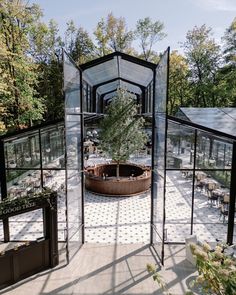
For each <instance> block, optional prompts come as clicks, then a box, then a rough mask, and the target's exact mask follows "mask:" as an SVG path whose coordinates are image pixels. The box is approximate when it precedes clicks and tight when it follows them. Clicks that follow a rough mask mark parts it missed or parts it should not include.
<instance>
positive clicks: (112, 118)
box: [100, 89, 147, 178]
mask: <svg viewBox="0 0 236 295" xmlns="http://www.w3.org/2000/svg"><path fill="white" fill-rule="evenodd" d="M143 125H144V119H143V118H142V117H137V104H136V101H135V100H134V97H133V95H132V94H130V93H129V92H128V91H127V90H125V89H118V90H117V96H115V97H114V98H113V99H112V102H111V103H110V105H109V106H108V108H107V115H106V116H105V117H104V119H103V121H102V123H101V126H100V127H101V132H100V138H101V148H102V150H103V151H104V152H105V153H107V154H108V155H109V156H110V157H111V158H112V160H113V161H114V162H116V164H117V169H116V176H117V178H119V164H120V163H121V162H124V161H127V160H128V159H129V156H130V155H131V154H133V153H135V152H137V151H139V150H140V149H142V148H143V146H144V144H145V143H146V141H147V136H146V134H145V132H144V131H143V130H142V128H143Z"/></svg>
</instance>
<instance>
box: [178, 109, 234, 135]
mask: <svg viewBox="0 0 236 295" xmlns="http://www.w3.org/2000/svg"><path fill="white" fill-rule="evenodd" d="M181 112H182V116H183V115H184V116H185V118H188V120H190V121H192V122H193V123H196V124H199V125H202V126H205V127H208V128H211V129H213V130H216V131H221V132H224V133H226V134H230V135H234V136H235V135H236V134H235V117H236V115H235V113H236V112H235V108H181Z"/></svg>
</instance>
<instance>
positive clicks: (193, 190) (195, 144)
mask: <svg viewBox="0 0 236 295" xmlns="http://www.w3.org/2000/svg"><path fill="white" fill-rule="evenodd" d="M193 150H194V154H193V182H192V208H191V230H190V233H191V235H192V234H193V211H194V195H195V169H196V154H197V153H196V151H197V130H196V129H195V130H194V148H193Z"/></svg>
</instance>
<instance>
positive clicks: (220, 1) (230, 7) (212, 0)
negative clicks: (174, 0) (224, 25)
mask: <svg viewBox="0 0 236 295" xmlns="http://www.w3.org/2000/svg"><path fill="white" fill-rule="evenodd" d="M194 3H195V4H196V5H198V6H200V7H202V8H203V9H207V10H219V11H229V12H234V11H236V1H235V0H194Z"/></svg>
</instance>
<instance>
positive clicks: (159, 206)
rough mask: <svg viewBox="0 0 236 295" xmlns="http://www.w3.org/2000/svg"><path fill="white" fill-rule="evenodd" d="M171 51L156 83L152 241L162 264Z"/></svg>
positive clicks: (164, 56) (160, 64) (159, 65)
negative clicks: (167, 106) (168, 72)
mask: <svg viewBox="0 0 236 295" xmlns="http://www.w3.org/2000/svg"><path fill="white" fill-rule="evenodd" d="M168 58H169V50H167V51H166V52H165V53H164V55H163V56H162V58H161V60H160V62H159V64H158V66H157V69H156V81H155V104H154V118H153V120H154V143H153V149H154V159H153V160H154V161H153V163H154V164H153V183H152V194H153V195H152V198H153V212H152V214H153V224H152V227H153V231H152V234H153V236H152V239H153V243H154V245H155V246H156V250H157V253H158V255H159V256H160V259H161V261H162V264H163V262H164V199H165V189H164V186H165V152H166V151H165V145H166V144H165V142H166V138H165V137H166V104H167V102H166V99H167V82H168V81H167V79H168V77H167V69H168Z"/></svg>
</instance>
